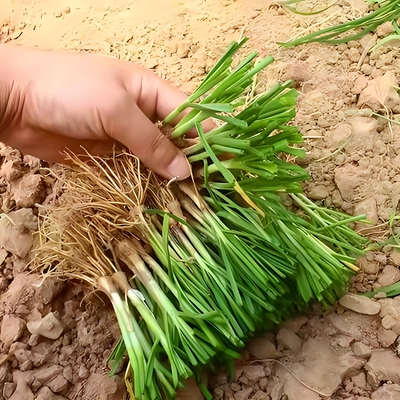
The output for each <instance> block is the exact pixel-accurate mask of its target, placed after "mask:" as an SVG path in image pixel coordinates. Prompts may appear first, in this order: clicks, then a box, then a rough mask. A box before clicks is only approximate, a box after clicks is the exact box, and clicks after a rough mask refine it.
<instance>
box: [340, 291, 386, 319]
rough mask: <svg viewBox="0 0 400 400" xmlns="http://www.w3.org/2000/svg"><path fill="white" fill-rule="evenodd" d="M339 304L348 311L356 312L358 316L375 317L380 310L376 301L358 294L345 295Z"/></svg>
mask: <svg viewBox="0 0 400 400" xmlns="http://www.w3.org/2000/svg"><path fill="white" fill-rule="evenodd" d="M339 303H340V304H341V305H342V306H343V307H346V308H348V309H349V310H352V311H355V312H358V313H359V314H366V315H376V314H379V311H380V310H381V305H380V304H379V303H377V302H376V301H374V300H372V299H370V298H368V297H365V296H360V295H358V294H353V293H348V294H345V295H344V296H343V297H342V298H341V299H340V300H339Z"/></svg>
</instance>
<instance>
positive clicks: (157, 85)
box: [131, 66, 215, 137]
mask: <svg viewBox="0 0 400 400" xmlns="http://www.w3.org/2000/svg"><path fill="white" fill-rule="evenodd" d="M135 67H136V68H138V69H139V70H138V71H136V72H135V74H134V76H133V81H132V87H131V90H132V93H133V94H134V97H135V99H136V103H137V105H138V106H139V108H140V109H141V110H142V111H143V113H144V114H145V115H147V117H148V118H150V119H151V120H152V121H155V120H157V119H161V120H163V119H165V118H166V117H167V116H168V115H169V114H170V113H171V112H172V111H174V110H175V109H176V108H178V107H179V106H180V105H181V104H182V103H184V102H185V101H186V99H187V95H186V94H185V93H183V92H182V91H181V90H180V89H178V88H177V87H175V86H173V85H171V84H170V83H169V82H167V81H166V80H164V79H161V78H159V77H158V76H157V75H156V74H155V73H154V72H152V71H150V70H147V69H146V68H143V67H140V66H135ZM138 89H140V90H138ZM190 111H191V109H186V110H184V111H183V112H182V113H181V114H179V115H178V117H176V118H175V119H174V120H173V121H172V123H171V124H172V125H176V124H177V123H178V122H179V121H180V120H181V119H182V118H184V117H185V116H186V115H187V114H188V113H189V112H190ZM202 126H203V129H204V132H208V131H210V130H212V129H214V128H215V124H214V122H213V120H212V119H211V118H209V119H207V120H205V121H203V122H202ZM188 135H189V136H192V137H193V136H196V135H197V134H196V130H195V128H193V129H191V130H190V131H189V132H188Z"/></svg>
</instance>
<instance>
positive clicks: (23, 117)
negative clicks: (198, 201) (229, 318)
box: [0, 45, 190, 179]
mask: <svg viewBox="0 0 400 400" xmlns="http://www.w3.org/2000/svg"><path fill="white" fill-rule="evenodd" d="M185 98H186V96H185V94H184V93H182V92H181V91H180V90H179V89H177V88H175V87H173V86H171V85H170V84H168V83H167V82H166V81H163V80H162V79H160V78H158V77H157V76H156V75H155V74H154V73H153V72H152V71H150V70H147V69H145V68H143V67H140V66H138V65H135V64H133V63H129V62H126V61H121V60H116V59H113V58H109V57H104V56H99V55H93V54H86V53H55V52H43V51H38V50H34V49H28V48H23V47H17V46H11V45H0V141H1V142H3V143H5V144H7V145H9V146H11V147H14V148H16V149H19V150H20V151H21V152H22V153H24V154H31V155H34V156H36V157H39V158H41V159H43V160H46V161H48V162H62V161H63V159H64V156H63V154H62V152H64V151H65V150H66V149H69V150H71V151H73V152H74V153H78V154H79V153H82V149H81V147H80V146H82V147H84V148H85V149H86V150H87V151H88V152H89V153H90V154H93V155H105V154H110V153H111V152H112V149H113V144H114V142H115V141H118V142H121V143H122V144H124V145H125V146H127V147H128V148H129V149H130V150H131V151H132V152H133V153H134V154H135V155H136V156H137V157H138V158H139V159H140V160H141V161H142V162H143V163H144V164H145V165H146V166H147V167H148V168H150V169H152V170H153V171H154V172H156V173H157V174H159V175H160V176H162V177H163V178H166V179H171V178H173V177H179V179H184V178H187V177H188V176H189V175H190V167H189V164H188V162H187V160H186V158H185V156H184V155H183V153H181V152H180V151H179V150H178V149H177V148H176V147H175V146H174V144H173V143H172V142H171V141H170V140H169V139H167V138H166V137H165V136H164V135H163V134H162V133H161V132H160V131H159V130H158V129H157V128H156V127H155V125H154V122H155V121H156V120H157V119H163V118H165V117H166V116H167V115H168V114H169V113H170V112H171V111H173V110H174V109H175V108H176V107H178V106H179V105H180V104H181V103H182V102H183V101H184V100H185ZM174 122H176V121H174Z"/></svg>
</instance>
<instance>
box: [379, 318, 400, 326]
mask: <svg viewBox="0 0 400 400" xmlns="http://www.w3.org/2000/svg"><path fill="white" fill-rule="evenodd" d="M398 322H399V321H398V320H397V319H395V318H393V317H392V316H391V315H385V316H384V317H383V318H382V326H383V327H384V328H385V329H392V328H393V327H394V326H395V325H396V324H397V323H398Z"/></svg>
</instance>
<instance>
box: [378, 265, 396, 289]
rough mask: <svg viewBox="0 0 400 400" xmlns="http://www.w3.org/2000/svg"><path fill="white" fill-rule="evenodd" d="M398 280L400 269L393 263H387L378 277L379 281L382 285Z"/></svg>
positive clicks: (391, 283)
mask: <svg viewBox="0 0 400 400" xmlns="http://www.w3.org/2000/svg"><path fill="white" fill-rule="evenodd" d="M398 281H400V270H399V269H398V268H397V267H395V266H393V265H386V266H385V268H383V271H382V272H381V274H380V275H379V278H378V283H379V284H380V285H382V286H389V285H393V283H396V282H398Z"/></svg>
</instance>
